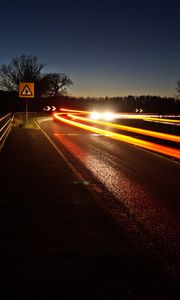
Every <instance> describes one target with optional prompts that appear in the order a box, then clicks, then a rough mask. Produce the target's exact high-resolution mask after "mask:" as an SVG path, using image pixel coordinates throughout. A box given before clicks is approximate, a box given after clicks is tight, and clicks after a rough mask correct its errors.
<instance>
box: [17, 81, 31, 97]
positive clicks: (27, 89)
mask: <svg viewBox="0 0 180 300" xmlns="http://www.w3.org/2000/svg"><path fill="white" fill-rule="evenodd" d="M19 97H20V98H34V82H20V83H19Z"/></svg>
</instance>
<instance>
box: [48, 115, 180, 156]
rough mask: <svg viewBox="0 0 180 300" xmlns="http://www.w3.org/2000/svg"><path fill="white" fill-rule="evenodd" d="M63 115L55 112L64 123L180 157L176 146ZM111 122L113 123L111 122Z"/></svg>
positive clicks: (57, 117)
mask: <svg viewBox="0 0 180 300" xmlns="http://www.w3.org/2000/svg"><path fill="white" fill-rule="evenodd" d="M63 115H67V114H66V113H65V112H64V113H55V114H54V117H55V118H56V119H57V120H60V121H62V122H64V123H66V124H70V125H73V126H76V127H79V128H82V129H85V130H88V131H91V132H94V133H98V134H101V135H105V136H107V137H109V138H112V139H115V140H119V141H122V142H126V143H128V144H132V145H135V146H138V147H141V148H144V149H148V150H151V151H155V152H158V153H161V154H165V155H168V156H171V157H174V158H178V159H179V158H180V150H178V149H174V148H171V147H167V146H164V145H158V144H155V143H152V142H148V141H144V140H141V139H137V138H133V137H130V136H126V135H123V134H119V133H115V132H112V131H109V130H104V129H100V128H95V127H93V126H89V125H85V124H82V123H79V122H76V121H72V120H69V119H66V118H64V117H63ZM88 120H89V119H88ZM109 124H111V123H109Z"/></svg>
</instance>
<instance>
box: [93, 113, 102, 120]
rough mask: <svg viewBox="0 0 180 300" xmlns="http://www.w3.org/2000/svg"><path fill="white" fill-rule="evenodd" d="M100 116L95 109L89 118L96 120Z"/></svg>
mask: <svg viewBox="0 0 180 300" xmlns="http://www.w3.org/2000/svg"><path fill="white" fill-rule="evenodd" d="M100 117H101V114H100V113H98V112H95V111H94V112H92V113H91V114H90V118H91V119H93V120H98V119H100Z"/></svg>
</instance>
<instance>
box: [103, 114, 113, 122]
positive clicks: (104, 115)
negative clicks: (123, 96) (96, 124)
mask: <svg viewBox="0 0 180 300" xmlns="http://www.w3.org/2000/svg"><path fill="white" fill-rule="evenodd" d="M103 119H104V120H106V121H112V120H114V114H113V113H111V112H105V113H104V114H103Z"/></svg>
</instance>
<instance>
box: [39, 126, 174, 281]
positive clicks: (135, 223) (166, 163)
mask: <svg viewBox="0 0 180 300" xmlns="http://www.w3.org/2000/svg"><path fill="white" fill-rule="evenodd" d="M41 121H42V120H41ZM41 121H40V126H41V128H42V129H43V130H44V131H45V132H46V133H47V135H48V136H49V137H50V139H51V140H52V141H53V143H54V144H55V145H56V146H57V148H58V149H59V150H60V151H61V153H63V155H64V156H65V157H66V159H67V160H68V162H70V164H71V166H72V167H73V169H75V170H76V171H77V172H78V174H79V175H80V176H79V180H78V181H77V184H84V185H86V186H87V188H88V189H89V191H90V192H91V193H92V194H93V195H94V196H95V197H96V200H97V202H98V203H99V204H100V205H101V206H102V207H103V208H104V209H105V211H106V212H108V213H109V215H110V216H111V217H112V219H113V220H115V222H117V223H118V224H119V225H120V226H121V227H123V228H124V230H125V232H126V233H128V235H129V236H130V238H131V239H132V240H134V241H135V242H136V244H137V247H138V248H139V249H140V251H141V253H142V255H144V256H146V257H148V258H149V259H150V260H151V261H152V262H153V263H154V264H156V265H158V267H159V269H160V270H161V272H162V274H163V276H165V277H167V278H171V280H172V282H178V281H179V279H180V273H179V270H180V259H179V256H180V239H179V236H180V221H179V213H180V205H179V199H180V185H179V183H180V182H179V178H180V165H179V163H178V162H175V161H173V160H172V159H167V158H165V157H162V156H160V155H157V154H154V153H151V152H150V151H146V150H142V149H139V148H137V147H134V146H130V145H127V144H126V143H122V142H119V141H113V140H111V139H109V138H108V137H105V136H100V135H97V134H92V133H90V132H88V131H85V130H81V129H78V128H74V127H72V126H68V125H65V124H62V123H59V122H57V121H52V120H49V121H48V120H46V121H45V122H41Z"/></svg>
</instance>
